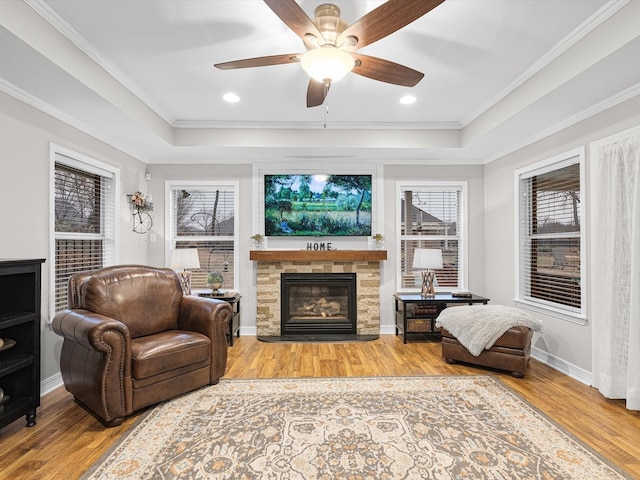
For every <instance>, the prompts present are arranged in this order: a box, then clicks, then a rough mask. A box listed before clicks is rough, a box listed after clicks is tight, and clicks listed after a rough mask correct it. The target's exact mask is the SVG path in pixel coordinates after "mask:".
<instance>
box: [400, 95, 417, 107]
mask: <svg viewBox="0 0 640 480" xmlns="http://www.w3.org/2000/svg"><path fill="white" fill-rule="evenodd" d="M416 100H417V98H416V97H414V96H413V95H405V96H404V97H402V98H401V99H400V103H401V104H403V105H411V104H412V103H416Z"/></svg>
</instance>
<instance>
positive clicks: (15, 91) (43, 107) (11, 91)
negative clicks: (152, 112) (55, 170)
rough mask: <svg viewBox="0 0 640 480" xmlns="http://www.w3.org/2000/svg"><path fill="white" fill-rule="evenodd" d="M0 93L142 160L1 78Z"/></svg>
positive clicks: (138, 154)
mask: <svg viewBox="0 0 640 480" xmlns="http://www.w3.org/2000/svg"><path fill="white" fill-rule="evenodd" d="M0 91H1V92H4V93H6V94H7V95H10V96H12V97H14V98H15V99H17V100H20V101H21V102H24V103H26V104H27V105H29V106H31V107H33V108H35V109H37V110H40V111H41V112H43V113H45V114H47V115H49V116H51V117H53V118H55V119H56V120H60V121H61V122H63V123H65V124H67V125H69V126H71V127H73V128H76V129H78V130H80V131H82V132H84V133H86V134H87V135H90V136H92V137H94V138H96V139H97V140H100V141H101V142H104V143H106V144H107V145H110V146H112V147H113V148H115V149H117V150H120V151H121V152H123V153H126V154H127V155H131V156H132V157H134V158H137V159H140V160H142V155H140V152H135V151H131V150H130V149H128V148H126V147H123V146H118V142H117V141H116V140H115V139H113V138H112V137H109V136H107V135H105V134H104V133H102V132H101V131H99V130H96V129H95V128H93V127H90V126H89V125H87V124H86V123H84V122H81V121H79V120H78V119H77V118H75V117H74V116H72V115H69V114H67V113H65V112H63V111H62V110H60V109H58V108H56V107H54V106H53V105H51V104H50V103H48V102H45V101H44V100H42V99H40V98H38V97H36V96H34V95H32V94H30V93H29V92H26V91H25V90H23V89H21V88H20V87H17V86H16V85H14V84H13V83H10V82H7V81H6V80H5V79H3V78H0ZM142 161H144V160H142Z"/></svg>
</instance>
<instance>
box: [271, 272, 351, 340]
mask: <svg viewBox="0 0 640 480" xmlns="http://www.w3.org/2000/svg"><path fill="white" fill-rule="evenodd" d="M280 287H281V301H280V305H281V315H280V320H281V334H282V335H283V336H285V337H286V336H290V335H338V336H340V335H355V333H356V331H357V308H356V274H355V273H282V274H281V279H280Z"/></svg>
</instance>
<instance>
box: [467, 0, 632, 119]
mask: <svg viewBox="0 0 640 480" xmlns="http://www.w3.org/2000/svg"><path fill="white" fill-rule="evenodd" d="M629 2H631V0H610V1H609V2H607V3H606V4H605V5H603V6H602V7H601V8H600V9H598V11H596V12H595V13H594V14H592V15H591V16H590V17H589V18H587V19H586V20H585V21H584V22H582V23H581V24H580V25H578V26H577V27H576V28H574V29H573V30H572V31H571V32H569V34H568V35H567V36H565V37H564V38H563V39H562V40H560V41H559V42H558V43H556V44H555V45H554V46H553V47H552V48H551V49H550V50H548V51H547V52H546V53H545V54H544V55H542V56H541V57H540V58H539V59H538V60H537V61H535V62H534V63H532V64H531V65H529V67H528V68H527V69H525V70H524V71H523V72H522V73H521V74H520V75H518V77H516V78H515V80H514V81H513V82H511V83H510V84H509V85H508V86H507V87H505V88H504V90H502V91H501V92H499V93H498V94H497V95H496V96H494V97H493V98H492V99H490V100H488V101H487V102H485V103H484V104H483V105H481V106H480V107H478V108H477V109H476V110H474V111H472V112H471V113H469V114H468V115H467V116H466V117H465V118H463V119H462V121H461V122H460V123H461V125H462V127H463V128H464V127H466V126H467V125H469V124H470V123H471V122H473V121H474V120H476V119H477V118H478V117H479V116H480V115H482V114H483V113H485V112H486V111H487V110H489V109H490V108H491V107H493V106H494V105H496V104H497V103H498V102H500V101H501V100H502V99H504V98H505V97H506V96H507V95H509V94H510V93H512V92H513V91H514V90H516V89H517V88H518V87H520V86H522V84H524V83H525V82H526V81H527V80H529V79H530V78H531V77H533V76H534V75H535V74H536V73H538V72H540V71H541V70H543V69H544V68H545V67H547V66H548V65H549V64H550V63H551V62H553V61H554V60H556V59H557V58H558V57H560V56H561V55H562V54H563V53H565V52H566V51H567V50H569V49H570V48H571V47H572V46H574V45H575V44H576V43H578V42H579V41H580V40H582V39H583V38H584V37H586V36H587V35H588V34H589V33H591V32H592V31H593V30H594V29H595V28H596V27H598V26H600V25H602V24H603V23H604V22H605V21H607V20H608V19H609V18H610V17H611V16H613V15H614V14H615V13H617V12H618V11H619V10H620V9H621V8H622V7H624V6H625V5H627V4H628V3H629Z"/></svg>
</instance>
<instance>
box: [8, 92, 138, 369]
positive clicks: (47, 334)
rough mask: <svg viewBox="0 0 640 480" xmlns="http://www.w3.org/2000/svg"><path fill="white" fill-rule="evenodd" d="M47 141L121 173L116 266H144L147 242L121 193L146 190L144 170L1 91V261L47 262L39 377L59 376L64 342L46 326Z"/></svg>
mask: <svg viewBox="0 0 640 480" xmlns="http://www.w3.org/2000/svg"><path fill="white" fill-rule="evenodd" d="M50 142H53V143H55V144H57V145H60V146H63V147H66V148H69V149H71V150H73V151H75V152H78V153H82V154H84V155H87V156H89V157H92V158H94V159H96V160H100V161H102V162H105V163H108V164H110V165H113V166H116V167H118V168H120V173H121V181H122V192H123V198H122V199H121V208H120V220H121V221H120V262H122V263H146V261H147V247H146V238H145V237H144V236H141V235H137V234H135V233H133V232H132V230H131V223H130V222H131V214H130V211H129V206H128V204H127V203H126V197H124V194H125V193H132V191H135V190H136V189H138V188H141V189H142V188H143V187H144V171H145V166H144V164H143V163H142V162H140V161H138V160H136V159H134V158H132V157H130V156H128V155H125V154H123V153H122V152H120V151H118V150H116V149H114V148H113V147H110V146H108V145H106V144H104V143H102V142H100V141H98V140H96V139H95V138H93V137H91V136H89V135H86V134H84V133H82V132H80V131H79V130H77V129H75V128H73V127H70V126H68V125H66V124H64V123H62V122H60V121H58V120H55V119H54V118H52V117H50V116H49V115H46V114H44V113H42V112H41V111H39V110H36V109H35V108H32V107H30V106H28V105H27V104H25V103H23V102H21V101H18V100H16V99H15V98H13V97H11V96H9V95H7V94H4V93H2V92H0V152H1V153H0V154H1V157H0V202H1V205H2V208H0V226H1V228H2V234H1V235H0V258H45V259H46V262H45V263H44V264H43V266H42V337H41V340H42V346H41V366H42V372H41V378H42V379H47V378H49V377H51V376H53V375H56V374H58V373H59V371H60V368H59V359H60V349H61V346H62V338H61V337H59V336H58V335H56V334H55V333H53V332H52V331H51V329H50V327H49V326H48V320H49V319H50V312H49V311H48V309H49V296H50V295H49V272H50V268H51V266H52V265H51V259H50V258H49V248H50V247H49V245H50V240H49V204H50V201H51V199H52V198H53V197H52V195H51V192H50V191H49V164H50Z"/></svg>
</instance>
